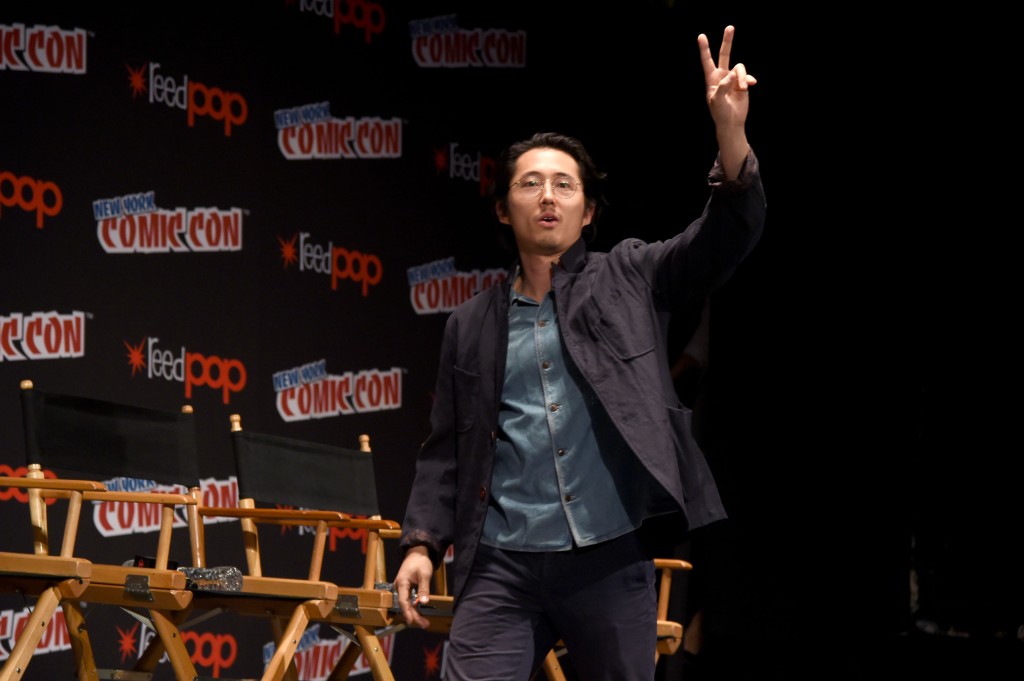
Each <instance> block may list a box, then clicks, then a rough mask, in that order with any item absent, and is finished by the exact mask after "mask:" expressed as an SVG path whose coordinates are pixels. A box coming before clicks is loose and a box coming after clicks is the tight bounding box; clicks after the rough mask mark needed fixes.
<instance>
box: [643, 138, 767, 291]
mask: <svg viewBox="0 0 1024 681" xmlns="http://www.w3.org/2000/svg"><path fill="white" fill-rule="evenodd" d="M708 184H709V186H710V188H711V196H710V197H709V198H708V201H707V203H706V204H705V206H704V211H703V213H702V214H701V215H700V217H699V218H697V219H696V220H694V221H693V222H691V223H690V224H689V225H688V226H687V227H686V229H685V230H683V231H682V232H681V233H680V234H678V235H677V236H675V237H673V238H672V239H669V240H668V241H665V242H661V243H657V244H649V245H644V244H636V243H634V244H632V246H633V247H632V251H631V253H630V259H631V260H632V262H633V265H634V267H636V268H637V269H639V270H641V271H643V272H646V273H647V274H646V276H647V277H649V283H650V285H651V287H652V288H653V290H654V295H655V298H656V299H658V300H660V301H662V303H663V304H664V305H666V306H668V307H673V308H674V307H676V306H678V305H680V304H682V303H685V302H687V299H693V298H700V297H704V296H706V295H708V294H709V293H711V292H712V291H714V290H715V289H717V288H718V287H720V286H721V285H722V284H724V283H725V282H726V281H728V279H729V277H731V276H732V274H733V272H734V271H735V270H736V267H737V266H738V265H739V264H740V263H741V262H742V261H743V260H744V259H745V258H746V257H747V256H748V255H749V254H750V252H751V251H752V250H753V248H754V246H755V245H757V242H758V240H760V238H761V233H762V231H763V229H764V220H765V211H766V202H765V195H764V188H763V186H762V184H761V175H760V169H759V165H758V161H757V157H756V156H755V155H754V152H753V150H751V151H750V152H748V154H747V158H746V160H745V161H744V163H743V168H742V169H741V171H740V175H739V177H737V178H736V179H735V180H733V181H731V182H728V181H724V179H723V174H722V170H721V166H720V164H719V161H718V159H716V160H715V164H714V166H713V167H712V169H711V172H710V173H709V175H708Z"/></svg>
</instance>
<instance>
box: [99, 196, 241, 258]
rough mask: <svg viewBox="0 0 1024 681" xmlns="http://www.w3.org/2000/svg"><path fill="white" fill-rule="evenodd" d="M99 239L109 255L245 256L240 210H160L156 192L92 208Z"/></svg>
mask: <svg viewBox="0 0 1024 681" xmlns="http://www.w3.org/2000/svg"><path fill="white" fill-rule="evenodd" d="M92 213H93V217H94V218H95V219H96V238H97V239H98V240H99V243H100V246H101V247H102V248H103V250H104V251H106V252H107V253H187V252H213V251H240V250H242V214H243V211H242V209H241V208H228V209H222V208H209V207H204V208H193V209H191V210H189V209H186V208H181V207H179V208H172V209H170V210H168V209H164V208H158V207H157V205H156V198H155V194H154V192H151V191H150V192H138V193H135V194H125V195H123V196H115V197H112V198H106V199H97V200H95V201H93V202H92Z"/></svg>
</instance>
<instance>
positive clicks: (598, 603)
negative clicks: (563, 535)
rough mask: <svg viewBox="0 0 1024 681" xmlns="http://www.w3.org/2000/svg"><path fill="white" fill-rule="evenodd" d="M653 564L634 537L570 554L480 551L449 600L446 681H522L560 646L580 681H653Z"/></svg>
mask: <svg viewBox="0 0 1024 681" xmlns="http://www.w3.org/2000/svg"><path fill="white" fill-rule="evenodd" d="M656 620H657V591H656V587H655V581H654V563H653V561H652V557H651V555H650V553H649V552H648V551H646V550H645V549H644V546H643V545H642V543H641V542H640V540H639V538H638V537H637V535H636V533H631V534H628V535H625V536H623V537H619V538H616V539H613V540H611V541H607V542H604V543H602V544H599V545H597V546H592V547H587V548H582V549H581V548H575V549H573V550H571V551H553V552H547V553H532V552H523V551H503V550H501V549H496V548H493V547H490V546H483V545H481V546H480V547H479V549H478V550H477V554H476V558H475V560H474V563H473V570H472V572H471V573H470V576H469V580H468V581H467V583H466V588H465V590H464V591H463V593H462V594H461V595H460V596H459V598H458V599H457V601H456V607H455V615H454V619H453V621H452V630H451V635H450V637H449V644H448V653H447V656H446V661H445V676H444V678H445V681H528V679H529V678H530V676H531V675H532V674H533V673H534V672H535V671H536V670H537V669H538V668H539V667H540V665H541V663H542V662H543V661H544V657H545V655H547V653H548V651H549V650H551V648H552V647H553V646H554V645H555V643H557V642H558V641H559V639H561V640H563V641H565V645H566V648H567V649H568V651H569V653H568V655H569V666H571V667H572V668H573V669H574V670H575V671H576V673H577V675H578V676H579V678H580V679H581V681H652V679H654V667H655V664H654V649H655V644H656V642H657V641H656V637H657V621H656Z"/></svg>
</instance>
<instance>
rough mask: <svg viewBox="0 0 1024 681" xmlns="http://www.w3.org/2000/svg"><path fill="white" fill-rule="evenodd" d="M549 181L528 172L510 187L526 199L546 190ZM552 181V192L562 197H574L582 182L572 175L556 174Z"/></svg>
mask: <svg viewBox="0 0 1024 681" xmlns="http://www.w3.org/2000/svg"><path fill="white" fill-rule="evenodd" d="M548 181H549V180H547V179H545V178H544V177H542V176H540V175H537V174H536V173H528V174H526V175H523V176H522V177H520V178H519V179H518V180H516V181H515V182H513V183H512V185H511V186H510V187H509V189H511V190H513V191H515V192H516V194H518V195H519V196H522V197H523V198H524V199H535V198H537V197H538V196H540V195H541V192H543V191H544V186H545V184H546V183H547V182H548ZM550 182H551V191H552V193H554V195H555V196H557V197H558V198H560V199H569V198H572V195H573V194H575V193H576V188H577V187H579V186H580V184H582V183H581V182H580V181H579V180H577V179H576V178H575V177H573V176H572V175H556V176H555V177H553V178H552V179H551V180H550Z"/></svg>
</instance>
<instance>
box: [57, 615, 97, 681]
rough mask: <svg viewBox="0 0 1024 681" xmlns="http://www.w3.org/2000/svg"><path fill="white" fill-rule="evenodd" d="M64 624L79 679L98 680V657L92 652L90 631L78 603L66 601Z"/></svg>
mask: <svg viewBox="0 0 1024 681" xmlns="http://www.w3.org/2000/svg"><path fill="white" fill-rule="evenodd" d="M63 608H64V623H65V624H66V625H67V628H68V639H69V641H70V642H71V651H72V652H73V653H74V655H75V667H76V668H77V670H78V678H80V679H95V678H96V656H95V655H94V654H93V652H92V641H91V640H90V639H89V630H88V628H86V626H85V615H83V614H82V607H81V606H80V605H79V604H78V603H73V602H68V601H65V602H64V604H63Z"/></svg>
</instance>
